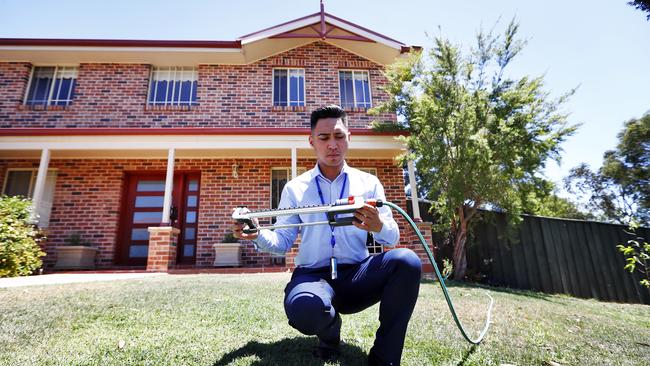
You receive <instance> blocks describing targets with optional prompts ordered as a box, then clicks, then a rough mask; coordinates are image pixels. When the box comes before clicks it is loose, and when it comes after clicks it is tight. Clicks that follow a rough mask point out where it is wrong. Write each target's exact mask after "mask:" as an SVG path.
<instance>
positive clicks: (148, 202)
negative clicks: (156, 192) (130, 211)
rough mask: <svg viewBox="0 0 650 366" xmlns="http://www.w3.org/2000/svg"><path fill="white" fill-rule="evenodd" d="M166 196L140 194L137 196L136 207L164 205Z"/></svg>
mask: <svg viewBox="0 0 650 366" xmlns="http://www.w3.org/2000/svg"><path fill="white" fill-rule="evenodd" d="M164 199H165V197H164V196H140V197H136V198H135V207H163V200H164Z"/></svg>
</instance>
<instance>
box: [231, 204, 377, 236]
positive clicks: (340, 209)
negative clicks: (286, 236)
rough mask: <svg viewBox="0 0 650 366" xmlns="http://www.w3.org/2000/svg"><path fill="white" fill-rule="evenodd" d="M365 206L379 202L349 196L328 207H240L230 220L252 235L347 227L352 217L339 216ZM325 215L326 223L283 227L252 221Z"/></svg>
mask: <svg viewBox="0 0 650 366" xmlns="http://www.w3.org/2000/svg"><path fill="white" fill-rule="evenodd" d="M365 204H368V205H370V206H374V207H381V206H382V204H383V203H382V201H381V200H374V199H370V200H365V199H364V198H363V197H354V196H350V197H348V198H343V199H340V200H336V202H334V203H332V204H329V205H315V206H303V207H289V208H281V209H276V210H260V211H249V210H248V208H246V207H243V206H240V207H237V208H235V210H234V211H233V213H232V219H233V220H234V221H236V222H239V223H242V224H245V225H246V226H245V227H244V229H243V230H242V232H243V233H245V234H254V233H256V232H257V231H258V230H261V229H271V230H273V229H283V228H290V227H300V226H314V225H330V226H347V225H352V222H353V221H354V220H355V218H354V216H346V217H339V215H344V214H349V213H353V212H354V211H356V210H358V209H360V208H361V207H363V206H364V205H365ZM318 213H325V214H326V215H327V221H316V222H303V223H299V224H285V225H271V226H256V225H255V224H254V221H253V219H259V218H262V217H277V216H288V215H301V214H307V215H310V214H318Z"/></svg>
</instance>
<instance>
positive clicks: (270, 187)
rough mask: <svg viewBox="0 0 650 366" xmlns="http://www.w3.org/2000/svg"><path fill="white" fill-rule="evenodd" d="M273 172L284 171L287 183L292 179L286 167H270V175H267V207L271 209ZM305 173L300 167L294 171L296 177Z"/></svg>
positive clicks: (289, 169) (289, 170)
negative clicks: (268, 190)
mask: <svg viewBox="0 0 650 366" xmlns="http://www.w3.org/2000/svg"><path fill="white" fill-rule="evenodd" d="M274 170H284V171H286V172H287V182H289V181H290V180H291V179H293V177H292V176H291V168H287V167H283V166H281V167H271V174H270V175H269V189H270V191H271V192H270V193H271V194H269V207H270V208H271V209H273V171H274ZM306 171H307V169H305V168H302V167H298V168H297V169H296V173H297V174H298V175H300V174H302V173H304V172H306ZM279 203H280V201H279V200H278V204H279Z"/></svg>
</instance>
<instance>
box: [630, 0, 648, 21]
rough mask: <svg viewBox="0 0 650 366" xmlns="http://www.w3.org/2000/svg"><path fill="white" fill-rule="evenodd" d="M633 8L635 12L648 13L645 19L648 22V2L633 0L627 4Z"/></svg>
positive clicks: (645, 0) (646, 0)
mask: <svg viewBox="0 0 650 366" xmlns="http://www.w3.org/2000/svg"><path fill="white" fill-rule="evenodd" d="M627 4H628V5H631V6H633V7H635V8H636V9H637V10H641V11H644V12H646V13H648V15H647V16H646V19H648V20H650V1H649V0H634V1H630V2H628V3H627Z"/></svg>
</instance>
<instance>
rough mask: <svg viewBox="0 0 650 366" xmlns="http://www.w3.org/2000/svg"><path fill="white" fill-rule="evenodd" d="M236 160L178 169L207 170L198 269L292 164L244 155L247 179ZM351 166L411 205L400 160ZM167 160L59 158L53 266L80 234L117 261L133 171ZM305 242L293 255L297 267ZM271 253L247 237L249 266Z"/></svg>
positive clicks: (0, 168)
mask: <svg viewBox="0 0 650 366" xmlns="http://www.w3.org/2000/svg"><path fill="white" fill-rule="evenodd" d="M234 162H235V161H234V160H233V159H177V160H176V162H175V164H174V165H175V171H178V172H189V171H191V172H201V184H200V187H201V188H200V204H199V216H198V225H199V226H198V234H197V239H198V242H197V252H196V266H197V267H211V266H212V263H213V261H214V252H213V249H212V244H214V243H217V242H219V241H221V239H222V238H223V237H224V235H225V234H226V232H227V231H228V230H229V228H230V225H231V219H230V215H231V213H232V212H231V210H232V207H234V206H236V205H245V206H247V207H249V208H250V209H252V210H260V209H268V208H269V207H270V195H271V167H290V166H291V160H290V159H288V158H287V159H237V164H238V165H239V166H240V167H239V178H237V179H236V178H233V177H232V164H233V163H234ZM348 163H349V164H350V166H353V167H354V166H356V167H371V168H376V169H377V176H378V177H379V179H380V180H381V181H382V184H383V185H384V189H385V192H386V197H387V199H388V200H390V201H392V202H395V203H397V204H399V205H400V206H402V207H405V205H406V198H405V196H404V181H403V177H402V169H401V167H399V166H397V165H396V164H395V162H394V161H393V160H374V159H350V160H348ZM166 164H167V162H166V161H165V160H162V159H160V160H158V159H156V160H137V159H75V160H71V159H65V160H63V159H53V160H52V161H51V162H50V166H49V168H50V169H56V170H57V179H56V187H55V194H54V202H53V206H52V213H51V216H50V227H49V229H48V239H47V245H46V248H45V250H46V253H47V256H46V257H45V258H44V261H45V263H46V266H47V267H51V266H52V265H53V264H54V262H56V247H57V246H60V245H64V240H65V238H66V237H67V236H68V235H70V234H71V233H74V232H80V233H81V234H82V237H83V238H84V239H87V240H88V241H91V242H92V243H94V244H95V245H96V246H97V247H98V248H99V251H98V255H97V258H96V263H97V265H98V266H100V267H108V266H112V265H113V264H114V258H115V255H116V247H115V246H116V241H117V233H118V230H119V221H120V215H121V211H120V207H121V204H122V199H123V195H124V190H125V187H124V183H125V175H126V173H127V172H139V173H146V172H158V173H160V172H164V171H165V168H166ZM314 165H315V160H314V159H299V160H298V167H300V168H305V169H311V168H312V167H313V166H314ZM8 168H34V169H36V168H38V161H36V160H4V161H0V176H2V177H4V176H5V172H6V170H7V169H8ZM397 221H398V224H399V226H400V228H402V240H401V242H402V243H404V244H407V245H408V243H409V242H410V241H411V239H410V238H411V235H412V234H411V233H410V229H408V228H406V223H405V221H404V220H402V219H401V218H398V220H397ZM296 250H297V245H296V246H294V248H293V250H292V252H291V253H290V254H289V255H288V257H287V263H286V264H287V266H289V267H291V266H293V257H294V256H295V254H296ZM270 262H271V260H270V256H269V254H267V253H259V252H257V251H256V250H255V249H254V248H253V245H252V243H249V242H244V248H243V251H242V264H243V266H246V267H260V266H268V265H270Z"/></svg>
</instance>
